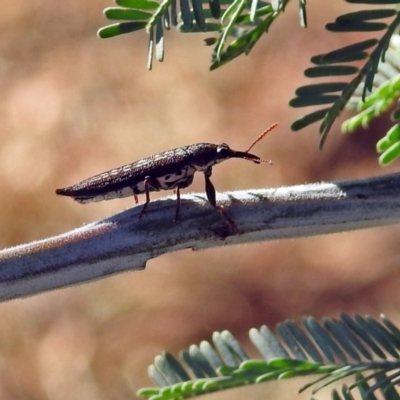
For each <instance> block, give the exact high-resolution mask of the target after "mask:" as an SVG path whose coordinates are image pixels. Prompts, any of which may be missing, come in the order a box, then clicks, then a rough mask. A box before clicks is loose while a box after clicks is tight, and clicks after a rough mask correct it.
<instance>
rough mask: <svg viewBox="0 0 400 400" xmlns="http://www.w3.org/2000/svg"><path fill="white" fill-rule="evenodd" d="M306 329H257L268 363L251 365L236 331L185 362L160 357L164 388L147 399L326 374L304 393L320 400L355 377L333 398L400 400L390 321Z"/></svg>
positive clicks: (345, 321) (399, 334) (154, 375)
mask: <svg viewBox="0 0 400 400" xmlns="http://www.w3.org/2000/svg"><path fill="white" fill-rule="evenodd" d="M302 325H303V326H302V327H301V326H299V325H298V324H295V323H293V322H292V321H285V322H283V323H281V324H279V325H278V326H277V328H276V334H274V333H273V332H272V331H271V330H269V329H268V328H267V327H266V326H262V327H261V329H255V328H253V329H251V330H250V332H249V336H250V340H251V341H252V343H253V344H254V346H255V347H256V348H257V350H258V351H259V353H260V355H261V356H262V358H263V359H260V360H255V359H250V358H249V356H248V355H247V353H246V352H245V350H244V349H243V347H242V346H241V345H240V343H239V342H238V341H237V339H236V338H235V337H234V336H233V335H232V334H231V333H230V332H228V331H224V332H222V333H219V332H215V333H214V334H213V337H212V338H213V344H210V343H209V342H207V341H203V342H201V343H200V345H198V346H197V345H192V346H190V347H189V349H188V350H185V351H183V352H182V353H181V360H182V361H181V362H179V361H178V360H177V359H176V358H175V357H174V356H172V355H171V354H169V353H164V354H163V355H161V356H157V357H156V358H155V362H154V364H153V365H151V366H150V367H149V375H150V378H151V379H152V380H153V381H154V382H155V383H156V385H158V386H159V388H145V389H141V390H140V391H139V392H138V395H139V396H143V397H147V398H149V399H150V400H156V399H157V400H158V399H159V400H167V399H182V398H187V397H195V396H199V395H203V394H206V393H212V392H216V391H221V390H225V389H228V388H234V387H239V386H244V385H252V384H258V383H262V382H265V381H271V380H280V379H289V378H292V377H298V376H309V375H313V376H314V375H319V376H318V378H316V379H315V378H314V380H313V381H311V382H310V383H309V384H307V385H305V386H304V387H303V388H301V389H300V391H305V390H307V389H309V388H311V387H313V389H312V395H315V394H316V393H317V392H318V391H319V390H321V389H322V388H324V387H327V386H328V385H331V384H333V383H336V382H338V381H340V380H342V379H344V378H348V377H353V378H354V382H353V383H352V384H351V385H350V386H346V385H343V386H342V389H341V392H338V391H337V389H333V391H332V399H353V398H354V397H353V393H354V392H355V390H358V392H359V394H360V396H361V399H363V400H364V399H365V400H366V399H373V398H375V393H377V392H378V391H380V392H381V395H382V396H383V398H384V399H390V400H392V399H393V400H396V399H400V396H399V394H398V392H397V390H396V386H398V385H399V384H400V378H399V377H400V372H399V368H400V354H399V350H400V330H399V329H398V328H397V327H396V326H395V325H394V324H393V323H392V322H391V321H390V320H389V319H388V318H386V317H385V316H381V319H380V321H379V320H376V319H373V318H371V317H368V316H367V317H361V316H359V315H356V316H354V317H353V318H352V317H349V316H348V315H346V314H341V316H340V319H338V320H334V319H328V318H324V319H323V320H322V323H320V322H318V321H317V320H315V319H314V318H312V317H306V318H303V320H302Z"/></svg>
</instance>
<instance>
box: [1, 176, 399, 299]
mask: <svg viewBox="0 0 400 400" xmlns="http://www.w3.org/2000/svg"><path fill="white" fill-rule="evenodd" d="M217 200H218V204H220V205H224V207H225V210H226V214H227V215H228V216H229V218H230V219H231V220H233V221H234V223H235V224H236V226H237V231H234V230H232V225H229V224H227V222H226V220H225V219H223V218H221V216H220V214H219V213H217V212H216V211H215V210H214V209H212V208H211V207H210V205H209V203H208V202H207V201H206V199H205V196H204V195H203V194H191V195H186V196H182V200H181V221H179V222H178V223H174V222H173V218H174V215H175V207H176V204H175V199H174V198H173V197H167V198H164V199H161V200H158V201H153V202H152V203H150V205H149V209H148V212H147V213H146V215H145V216H144V217H143V218H142V219H140V220H139V219H138V215H139V213H140V210H141V208H140V206H137V207H133V208H131V209H129V210H126V211H123V212H121V213H118V214H116V215H113V216H112V217H110V218H106V219H104V220H101V221H98V222H95V223H92V224H89V225H85V226H83V227H81V228H78V229H75V230H73V231H70V232H67V233H65V234H62V235H60V236H56V237H52V238H48V239H45V240H40V241H37V242H32V243H29V244H25V245H20V246H16V247H12V248H9V249H6V250H3V251H1V252H0V301H4V300H9V299H15V298H18V297H24V296H29V295H33V294H35V293H41V292H44V291H47V290H51V289H56V288H60V287H65V286H71V285H74V284H78V283H83V282H87V281H92V280H95V279H99V278H104V277H106V276H109V275H113V274H117V273H119V272H122V271H126V270H141V269H144V268H145V266H146V262H147V260H149V259H152V258H155V257H158V256H160V255H162V254H165V253H169V252H172V251H177V250H181V249H187V248H192V249H193V250H198V249H205V248H209V247H216V246H224V245H232V244H238V243H248V242H255V241H266V240H275V239H283V238H296V237H305V236H312V235H321V234H326V233H333V232H343V231H350V230H354V229H363V228H369V227H374V226H383V225H390V224H395V223H397V222H399V221H400V174H395V175H386V176H381V177H377V178H368V179H363V180H356V181H346V182H336V183H318V184H310V185H299V186H292V187H281V188H277V189H266V190H247V191H236V192H228V193H222V194H219V195H218V197H217Z"/></svg>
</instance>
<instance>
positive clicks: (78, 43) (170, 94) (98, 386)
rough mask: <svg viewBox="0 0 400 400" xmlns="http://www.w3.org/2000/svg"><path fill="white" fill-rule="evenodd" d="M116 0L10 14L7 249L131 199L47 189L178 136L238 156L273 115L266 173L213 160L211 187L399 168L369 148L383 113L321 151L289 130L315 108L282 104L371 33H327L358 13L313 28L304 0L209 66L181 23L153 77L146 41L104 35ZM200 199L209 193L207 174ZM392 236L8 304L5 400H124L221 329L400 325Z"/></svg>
mask: <svg viewBox="0 0 400 400" xmlns="http://www.w3.org/2000/svg"><path fill="white" fill-rule="evenodd" d="M107 6H112V3H111V2H110V1H109V0H99V1H91V2H84V1H78V0H69V1H64V2H54V1H49V0H31V1H29V2H26V1H23V0H14V1H12V2H5V1H3V2H2V4H1V11H2V12H1V14H0V32H1V34H0V93H1V96H0V121H1V124H0V144H1V145H0V187H1V189H2V190H1V197H0V221H1V223H0V244H1V247H2V248H6V247H9V246H13V245H17V244H21V243H26V242H28V241H32V240H37V239H42V238H46V237H48V236H51V235H56V234H60V233H62V232H65V231H67V230H69V229H72V228H74V227H77V226H80V225H82V224H84V223H89V222H92V221H95V220H97V219H100V218H104V217H107V216H109V215H110V214H113V213H115V212H118V211H120V210H122V209H124V208H127V207H130V206H132V204H133V199H132V198H128V199H124V200H115V201H111V202H101V203H97V204H92V205H85V206H83V205H79V204H78V203H75V202H73V201H72V200H70V199H68V198H62V197H57V196H56V195H55V194H54V190H55V188H58V187H64V186H68V185H70V184H73V183H76V182H78V181H80V180H82V179H84V178H87V177H89V176H91V175H93V174H96V173H99V172H103V171H105V170H107V169H110V168H113V167H116V166H119V165H122V164H125V163H129V162H132V161H134V160H137V159H140V158H142V157H144V156H147V155H150V154H153V153H158V152H160V151H163V150H166V149H169V148H173V147H177V146H181V145H185V144H190V143H195V142H201V141H207V142H208V141H209V142H214V143H219V142H227V143H228V144H230V145H231V146H232V147H233V148H236V149H245V148H247V147H248V145H249V143H250V142H251V141H252V140H253V139H254V138H255V137H256V136H258V134H259V133H261V132H262V131H263V130H264V129H265V128H266V127H267V126H269V125H270V124H271V123H273V122H276V121H278V122H279V124H280V125H279V128H278V129H277V130H275V131H274V132H273V133H271V134H270V135H269V136H268V137H267V138H266V139H264V140H263V141H262V142H261V143H260V144H258V145H257V148H256V149H255V150H254V152H255V153H256V154H258V155H260V156H261V157H263V158H268V159H269V158H271V159H272V160H273V161H274V165H273V166H272V167H269V166H266V165H264V166H256V165H254V164H251V163H243V162H241V161H240V160H233V161H231V162H226V163H224V164H221V165H219V166H218V168H215V170H214V175H213V182H214V184H215V186H216V188H217V190H220V191H222V190H228V189H229V190H233V189H244V188H249V187H258V188H261V187H274V186H279V185H291V184H298V183H304V182H314V181H321V180H332V179H345V178H360V177H366V176H370V175H379V174H383V173H386V172H389V169H387V170H385V171H383V170H382V169H380V168H379V167H378V165H377V162H376V155H375V151H374V144H375V141H376V139H377V138H378V137H379V131H380V130H381V129H382V125H384V124H385V122H384V121H378V122H377V123H375V124H374V126H373V127H372V129H370V130H369V131H363V132H357V133H356V134H354V135H352V136H346V137H345V136H342V135H341V134H340V133H339V130H338V128H337V127H336V128H335V129H333V131H332V132H331V134H330V137H329V138H328V141H327V143H326V146H325V149H324V150H323V151H322V152H319V151H318V150H317V146H318V135H317V127H316V126H313V127H311V128H310V129H306V130H304V131H301V132H297V133H294V132H291V131H290V129H289V126H290V124H291V123H292V122H293V120H294V119H295V118H297V117H299V116H300V115H301V114H302V113H304V112H305V110H294V109H290V108H289V107H288V105H287V103H288V101H289V99H290V98H292V97H293V93H294V90H295V88H296V87H298V86H300V85H303V84H307V83H311V82H309V81H307V80H306V79H305V78H304V77H303V75H302V71H303V70H304V68H306V67H307V66H309V61H308V60H309V59H310V57H311V56H312V55H314V54H318V53H322V52H326V51H328V50H332V49H335V48H338V47H340V46H343V45H345V44H350V43H353V42H355V41H357V40H361V39H363V38H365V36H362V37H358V36H357V35H355V34H328V33H327V32H325V31H324V29H323V25H324V24H325V23H326V22H329V21H331V20H333V18H334V17H335V16H337V15H339V14H340V13H343V12H344V11H345V10H357V7H355V6H354V7H351V6H349V5H347V6H346V8H345V4H344V2H326V1H324V0H319V1H313V2H311V3H310V4H309V28H308V29H307V30H305V29H301V28H300V27H299V24H298V11H297V4H296V3H294V4H292V5H291V7H288V9H287V11H286V12H285V14H284V15H283V16H282V18H280V20H279V21H278V22H277V23H276V24H274V26H273V27H272V29H271V31H270V34H268V35H266V36H265V37H264V38H263V39H262V40H261V42H260V43H259V44H258V45H257V46H256V47H255V49H254V50H253V51H252V53H251V54H250V56H248V57H240V58H238V59H237V60H235V61H234V62H232V63H230V64H228V65H226V66H225V67H223V68H222V69H220V70H216V71H214V72H209V71H208V65H209V61H210V56H211V48H208V47H206V46H204V45H203V41H202V39H203V37H202V36H201V35H189V34H188V35H179V34H177V33H176V32H174V31H171V32H168V33H167V37H166V57H165V62H164V63H162V64H160V63H157V62H155V64H154V69H153V71H152V72H149V71H147V70H146V52H147V36H146V35H145V34H144V33H136V34H132V35H126V36H124V37H118V38H115V39H111V40H108V41H102V40H100V39H98V38H97V37H96V31H97V29H98V28H99V27H101V26H104V25H105V24H106V23H107V21H106V20H105V19H104V17H103V16H102V9H103V8H104V7H107ZM208 36H209V35H208ZM307 112H308V110H307ZM348 115H349V114H348ZM337 125H338V124H337ZM395 168H396V167H394V169H395ZM394 169H392V170H394ZM190 190H194V191H203V179H201V177H197V179H195V183H194V184H193V186H192V187H191V188H190ZM399 233H400V230H399V227H396V226H393V227H385V228H381V229H369V230H365V231H360V232H352V233H343V234H335V235H329V236H323V237H317V238H308V239H301V240H300V239H298V240H285V241H280V242H271V243H259V244H252V245H246V246H237V247H228V248H218V249H212V250H207V251H204V252H191V251H182V252H179V253H174V254H170V255H167V256H162V257H160V258H157V259H155V260H152V261H151V262H149V263H148V265H147V268H146V270H145V271H143V272H137V273H127V274H123V275H119V276H115V277H112V278H108V279H105V280H102V281H99V282H95V283H90V284H85V285H81V286H78V287H74V288H68V289H63V290H58V291H55V292H49V293H44V294H41V295H38V296H35V297H31V298H26V299H20V300H15V301H11V302H7V303H3V304H0V398H1V399H5V400H8V399H13V400H16V399H35V400H39V399H40V400H42V399H52V400H64V399H72V398H73V399H85V400H94V399H96V400H114V399H132V398H135V391H136V390H137V389H138V388H141V387H144V386H149V385H151V382H150V381H149V379H148V378H147V373H146V369H147V365H149V364H150V363H151V362H152V361H153V359H154V357H155V356H156V355H157V354H159V353H160V352H161V351H163V350H164V349H166V350H168V351H170V352H172V353H174V354H177V353H178V351H179V350H180V349H183V348H186V347H188V346H189V345H190V344H191V343H198V342H199V341H201V340H203V339H210V338H211V334H212V332H213V331H215V330H223V329H229V330H230V331H232V332H233V333H234V334H235V335H236V336H237V337H238V338H240V339H241V340H242V341H243V343H246V342H247V339H246V337H247V331H248V330H249V329H250V328H251V327H259V326H260V325H262V324H269V325H270V326H273V325H274V324H276V323H277V322H279V321H281V320H284V319H286V318H293V319H295V320H298V319H299V318H300V317H301V316H303V315H313V316H315V317H317V318H319V317H322V316H325V315H326V316H331V317H334V316H337V315H338V313H339V312H340V311H345V312H348V313H350V314H353V313H356V312H357V313H361V314H366V313H368V314H371V315H373V316H378V315H379V313H380V312H384V313H386V314H387V315H388V316H389V317H390V318H392V319H393V321H395V322H397V323H400V291H399V290H398V286H399V282H400V271H399V268H398V266H399V261H400V252H399V239H398V237H399ZM247 350H248V351H249V352H250V353H251V354H255V353H254V351H253V350H252V348H251V347H250V346H248V347H247ZM252 351H253V352H252ZM300 384H301V382H300V381H298V380H295V381H293V382H292V381H285V382H282V383H267V384H263V385H259V386H257V387H252V388H245V389H240V390H233V391H229V392H227V393H223V394H214V395H210V396H209V398H230V399H235V398H236V399H239V398H243V397H245V398H249V399H251V398H254V399H255V398H259V397H260V396H267V397H266V398H275V397H276V396H279V398H280V399H282V400H285V399H292V398H308V396H309V395H310V393H306V394H303V395H301V396H297V395H296V392H297V389H298V388H299V386H300ZM321 397H322V398H324V397H323V396H321Z"/></svg>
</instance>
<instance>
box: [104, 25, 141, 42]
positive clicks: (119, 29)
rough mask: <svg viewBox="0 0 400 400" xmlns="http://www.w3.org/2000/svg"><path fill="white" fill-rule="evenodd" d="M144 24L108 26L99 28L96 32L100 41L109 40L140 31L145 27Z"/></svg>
mask: <svg viewBox="0 0 400 400" xmlns="http://www.w3.org/2000/svg"><path fill="white" fill-rule="evenodd" d="M146 25H147V23H146V22H141V21H138V22H136V21H135V22H122V23H118V24H113V25H108V26H105V27H104V28H100V29H99V30H98V31H97V35H98V36H99V37H100V38H101V39H109V38H111V37H114V36H118V35H123V34H125V33H130V32H135V31H140V30H141V29H144V28H145V27H146Z"/></svg>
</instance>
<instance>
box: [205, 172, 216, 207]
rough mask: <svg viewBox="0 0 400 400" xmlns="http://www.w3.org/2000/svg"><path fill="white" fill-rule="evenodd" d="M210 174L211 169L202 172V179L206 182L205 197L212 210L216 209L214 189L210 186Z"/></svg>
mask: <svg viewBox="0 0 400 400" xmlns="http://www.w3.org/2000/svg"><path fill="white" fill-rule="evenodd" d="M211 173H212V171H211V168H210V169H208V170H207V171H205V172H204V178H205V180H206V195H207V199H208V201H209V202H210V204H211V205H212V206H213V207H214V208H218V207H217V200H216V198H215V187H214V185H213V184H212V182H211V179H210V176H211Z"/></svg>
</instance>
